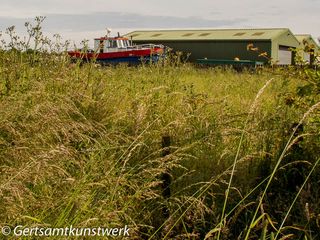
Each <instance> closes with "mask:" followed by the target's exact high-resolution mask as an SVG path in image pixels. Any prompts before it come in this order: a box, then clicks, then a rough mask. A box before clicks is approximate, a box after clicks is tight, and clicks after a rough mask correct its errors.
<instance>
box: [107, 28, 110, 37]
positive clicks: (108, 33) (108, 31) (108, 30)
mask: <svg viewBox="0 0 320 240" xmlns="http://www.w3.org/2000/svg"><path fill="white" fill-rule="evenodd" d="M106 30H107V35H106V37H109V35H110V33H111V29H110V28H106Z"/></svg>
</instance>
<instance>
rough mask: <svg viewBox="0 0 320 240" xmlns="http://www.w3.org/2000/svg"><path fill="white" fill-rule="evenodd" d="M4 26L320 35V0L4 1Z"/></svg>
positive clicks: (99, 32) (90, 33)
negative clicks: (273, 30) (39, 21)
mask: <svg viewBox="0 0 320 240" xmlns="http://www.w3.org/2000/svg"><path fill="white" fill-rule="evenodd" d="M0 2H1V8H0V31H2V32H4V31H5V29H6V28H7V27H9V26H12V25H15V26H16V27H17V29H18V31H19V32H20V31H22V30H23V28H24V22H26V21H32V19H33V18H34V17H35V16H46V20H45V23H44V24H43V28H44V31H45V33H46V34H47V35H48V36H49V37H50V36H52V35H53V34H54V33H59V34H60V35H61V36H62V37H63V39H65V40H66V39H70V40H73V41H75V42H78V41H80V40H82V39H89V40H91V39H93V38H95V37H99V36H103V35H104V34H105V32H106V31H105V29H106V27H108V28H111V29H112V30H113V33H114V34H116V32H118V31H120V32H121V34H125V33H127V32H129V31H132V30H139V29H172V28H174V29H177V28H260V27H263V28H269V27H284V28H290V29H291V31H292V32H293V33H295V34H298V33H309V34H312V36H313V37H314V39H317V38H318V37H320V24H319V23H320V0H304V1H302V0H299V1H298V0H263V1H262V0H255V1H254V0H241V1H236V0H234V1H231V0H161V1H159V0H117V1H115V0H0Z"/></svg>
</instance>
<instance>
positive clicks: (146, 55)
mask: <svg viewBox="0 0 320 240" xmlns="http://www.w3.org/2000/svg"><path fill="white" fill-rule="evenodd" d="M68 54H69V56H70V57H71V58H72V59H76V60H77V59H81V60H84V61H96V62H99V63H105V64H108V63H114V64H116V63H130V64H139V63H144V62H153V63H155V62H158V61H159V59H160V58H161V56H162V55H163V49H162V48H152V49H138V50H136V49H134V50H122V51H117V52H106V53H88V52H87V53H84V52H79V51H70V52H68Z"/></svg>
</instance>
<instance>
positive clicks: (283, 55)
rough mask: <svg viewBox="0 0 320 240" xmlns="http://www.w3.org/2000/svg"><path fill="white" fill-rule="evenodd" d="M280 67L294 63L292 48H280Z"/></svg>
mask: <svg viewBox="0 0 320 240" xmlns="http://www.w3.org/2000/svg"><path fill="white" fill-rule="evenodd" d="M278 56H279V62H278V64H279V65H290V64H291V63H292V51H291V50H290V47H287V46H279V55H278Z"/></svg>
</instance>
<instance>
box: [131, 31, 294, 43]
mask: <svg viewBox="0 0 320 240" xmlns="http://www.w3.org/2000/svg"><path fill="white" fill-rule="evenodd" d="M288 32H289V33H290V34H292V33H291V32H290V30H289V29H288V28H261V29H201V30H192V29H191V30H142V31H133V32H130V33H128V34H126V35H125V36H126V37H129V38H130V37H132V39H133V40H136V41H139V40H140V41H143V40H149V41H150V40H162V41H164V40H272V39H275V38H277V37H279V36H280V35H282V34H285V33H288Z"/></svg>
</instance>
